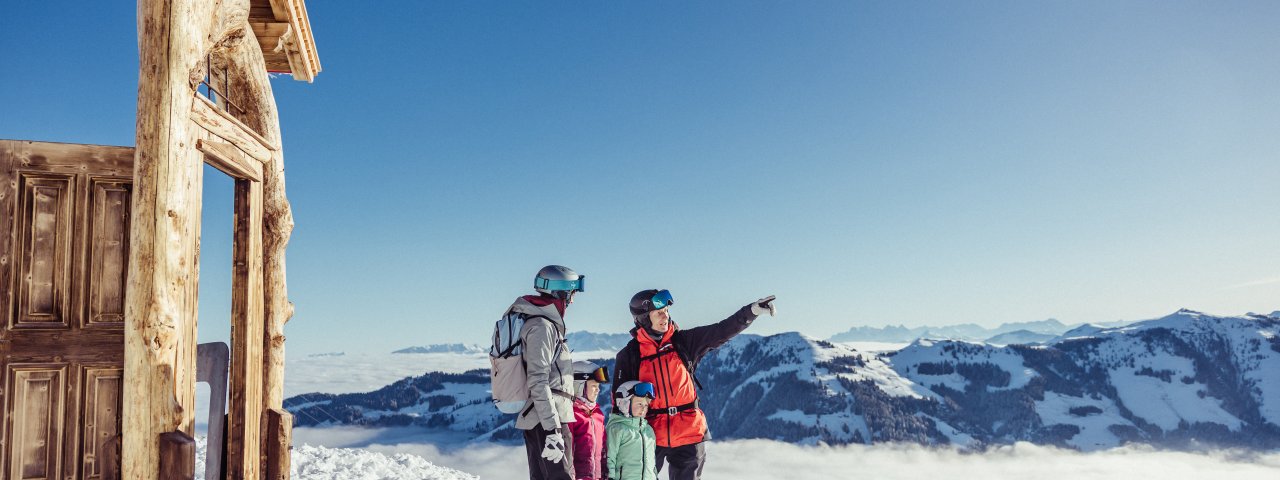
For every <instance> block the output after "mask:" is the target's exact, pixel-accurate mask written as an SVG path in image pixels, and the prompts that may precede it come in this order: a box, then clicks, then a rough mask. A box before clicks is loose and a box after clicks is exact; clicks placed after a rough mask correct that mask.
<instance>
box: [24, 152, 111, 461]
mask: <svg viewBox="0 0 1280 480" xmlns="http://www.w3.org/2000/svg"><path fill="white" fill-rule="evenodd" d="M132 163H133V149H130V148H126V147H104V146H94V145H70V144H60V143H47V142H32V141H10V140H0V211H4V212H14V213H15V214H8V213H6V214H5V215H0V312H3V318H2V319H0V378H4V379H5V382H4V384H3V385H0V394H4V395H3V396H0V399H6V400H7V401H5V402H3V403H0V404H3V405H4V406H5V409H6V410H5V411H4V412H3V415H0V472H2V473H0V478H40V477H43V476H48V477H50V478H61V477H63V476H68V477H76V478H86V479H97V478H100V475H101V472H102V470H103V468H105V467H106V464H104V460H103V457H104V455H103V452H102V451H101V447H102V443H103V441H104V440H105V439H107V438H110V437H112V436H115V435H117V434H118V433H119V432H120V398H121V381H122V380H121V379H122V372H123V368H122V367H123V363H124V358H123V342H124V339H123V338H124V337H123V322H122V318H123V309H124V298H123V294H124V291H123V285H124V278H125V269H124V266H125V259H126V257H127V255H128V249H129V244H128V238H127V232H128V229H129V224H128V217H129V209H130V202H129V192H130V188H131V183H130V181H129V178H128V177H129V175H130V174H131V172H132ZM15 284H16V285H15ZM82 467H83V471H77V469H80V468H82Z"/></svg>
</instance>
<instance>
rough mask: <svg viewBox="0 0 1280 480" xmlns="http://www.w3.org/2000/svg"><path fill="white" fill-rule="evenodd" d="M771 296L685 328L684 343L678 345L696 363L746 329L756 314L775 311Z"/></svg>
mask: <svg viewBox="0 0 1280 480" xmlns="http://www.w3.org/2000/svg"><path fill="white" fill-rule="evenodd" d="M773 298H774V297H773V295H770V296H768V297H765V298H762V299H760V300H756V301H755V302H753V303H751V304H750V305H747V306H745V307H742V308H739V309H738V311H737V312H734V314H733V315H730V316H729V318H726V319H724V320H721V321H719V322H717V323H713V324H711V325H704V326H701V327H695V328H691V329H688V330H685V331H684V333H683V334H682V335H683V336H684V340H683V343H684V344H683V345H680V346H679V347H680V348H681V349H683V351H685V352H687V353H686V355H688V359H689V361H691V362H693V363H694V364H697V363H698V362H699V361H701V360H702V357H703V356H705V355H706V354H707V353H709V352H711V351H712V350H715V349H716V348H719V347H720V346H721V345H724V344H725V342H728V341H729V340H730V339H732V338H733V337H735V336H737V335H738V334H739V333H742V331H743V330H746V329H747V327H749V326H751V322H753V321H755V319H756V317H757V316H759V315H764V314H765V313H768V314H769V315H771V316H772V315H773V314H774V312H775V311H776V309H775V308H774V306H773Z"/></svg>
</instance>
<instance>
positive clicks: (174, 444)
mask: <svg viewBox="0 0 1280 480" xmlns="http://www.w3.org/2000/svg"><path fill="white" fill-rule="evenodd" d="M159 478H161V479H162V480H195V478H196V441H195V439H192V438H191V436H190V435H187V434H185V433H182V432H168V433H165V434H161V435H160V477H159Z"/></svg>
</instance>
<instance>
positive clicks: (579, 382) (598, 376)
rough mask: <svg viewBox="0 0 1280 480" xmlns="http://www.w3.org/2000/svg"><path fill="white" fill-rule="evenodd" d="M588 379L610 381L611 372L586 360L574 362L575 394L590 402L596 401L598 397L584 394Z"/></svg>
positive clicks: (602, 382)
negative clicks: (588, 396) (589, 396)
mask: <svg viewBox="0 0 1280 480" xmlns="http://www.w3.org/2000/svg"><path fill="white" fill-rule="evenodd" d="M587 380H595V381H597V382H600V383H601V384H605V383H609V372H608V371H607V370H605V369H604V367H601V366H599V365H596V364H594V363H591V362H588V361H585V360H578V361H576V362H573V394H574V395H575V396H577V397H578V398H581V399H583V400H586V401H587V402H588V403H596V399H594V398H587V397H585V396H584V395H586V392H587Z"/></svg>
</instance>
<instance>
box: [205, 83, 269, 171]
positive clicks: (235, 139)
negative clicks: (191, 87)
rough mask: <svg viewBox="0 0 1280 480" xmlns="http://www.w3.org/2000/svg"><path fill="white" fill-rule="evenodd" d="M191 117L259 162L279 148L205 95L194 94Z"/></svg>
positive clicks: (266, 159) (267, 158)
mask: <svg viewBox="0 0 1280 480" xmlns="http://www.w3.org/2000/svg"><path fill="white" fill-rule="evenodd" d="M191 119H192V120H193V121H195V122H196V125H199V126H201V127H202V128H204V129H205V130H208V131H209V133H212V134H213V135H216V136H217V137H218V138H221V139H222V140H223V141H225V142H227V143H230V144H231V145H234V146H235V147H236V148H238V149H240V150H241V151H243V152H244V153H245V154H246V155H248V156H250V157H253V158H254V159H256V160H257V161H259V162H266V161H268V160H270V159H271V152H272V151H273V150H276V149H277V148H276V146H275V145H273V144H272V143H271V142H268V141H267V139H265V138H262V135H259V134H258V132H255V131H253V129H252V128H249V127H248V126H246V125H245V124H244V123H242V122H240V120H238V119H236V118H235V117H234V116H232V115H231V114H229V113H227V112H224V111H222V110H221V109H219V108H218V107H217V106H216V105H214V104H213V102H210V101H209V100H208V99H207V98H204V97H203V96H200V95H193V96H192V98H191Z"/></svg>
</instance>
